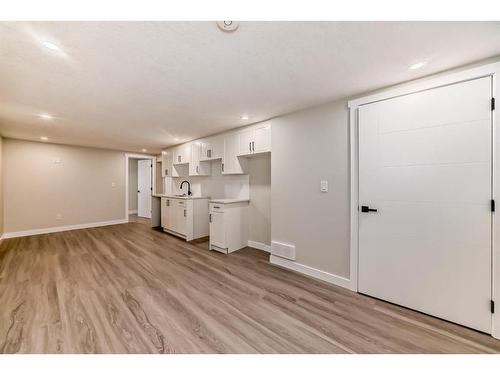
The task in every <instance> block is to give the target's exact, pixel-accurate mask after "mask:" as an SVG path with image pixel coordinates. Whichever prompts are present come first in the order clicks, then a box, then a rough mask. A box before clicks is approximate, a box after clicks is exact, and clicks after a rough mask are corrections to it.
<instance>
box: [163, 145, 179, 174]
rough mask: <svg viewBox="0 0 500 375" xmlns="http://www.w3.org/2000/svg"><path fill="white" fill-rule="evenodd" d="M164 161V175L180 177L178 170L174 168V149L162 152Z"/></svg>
mask: <svg viewBox="0 0 500 375" xmlns="http://www.w3.org/2000/svg"><path fill="white" fill-rule="evenodd" d="M161 156H162V158H161V162H162V177H179V174H178V173H177V170H176V169H175V168H174V166H173V163H174V150H173V149H168V150H164V151H162V153H161Z"/></svg>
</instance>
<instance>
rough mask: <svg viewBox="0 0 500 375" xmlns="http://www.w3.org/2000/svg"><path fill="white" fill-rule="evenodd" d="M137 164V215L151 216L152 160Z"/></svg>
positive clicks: (141, 161) (140, 161)
mask: <svg viewBox="0 0 500 375" xmlns="http://www.w3.org/2000/svg"><path fill="white" fill-rule="evenodd" d="M137 165H138V171H137V216H140V217H147V218H151V160H139V161H138V162H137Z"/></svg>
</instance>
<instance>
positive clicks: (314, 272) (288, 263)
mask: <svg viewBox="0 0 500 375" xmlns="http://www.w3.org/2000/svg"><path fill="white" fill-rule="evenodd" d="M269 261H270V262H271V264H275V265H277V266H281V267H284V268H288V269H290V270H293V271H296V272H300V273H303V274H305V275H307V276H311V277H314V278H316V279H320V280H322V281H326V282H327V283H330V284H333V285H337V286H340V287H342V288H346V289H350V288H351V281H350V280H349V279H347V278H345V277H342V276H337V275H334V274H333V273H328V272H325V271H321V270H318V269H316V268H312V267H309V266H306V265H304V264H300V263H297V262H294V261H293V260H288V259H285V258H280V257H277V256H275V255H271V257H270V258H269Z"/></svg>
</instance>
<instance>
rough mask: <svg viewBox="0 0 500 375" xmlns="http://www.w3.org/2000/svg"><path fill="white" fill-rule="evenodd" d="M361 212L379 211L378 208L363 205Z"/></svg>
mask: <svg viewBox="0 0 500 375" xmlns="http://www.w3.org/2000/svg"><path fill="white" fill-rule="evenodd" d="M361 212H377V209H376V208H370V207H368V206H361Z"/></svg>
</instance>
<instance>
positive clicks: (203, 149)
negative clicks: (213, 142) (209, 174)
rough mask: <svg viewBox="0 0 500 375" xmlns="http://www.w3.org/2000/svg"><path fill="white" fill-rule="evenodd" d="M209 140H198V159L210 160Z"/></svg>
mask: <svg viewBox="0 0 500 375" xmlns="http://www.w3.org/2000/svg"><path fill="white" fill-rule="evenodd" d="M209 150H210V141H209V140H203V141H200V160H210V157H209Z"/></svg>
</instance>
